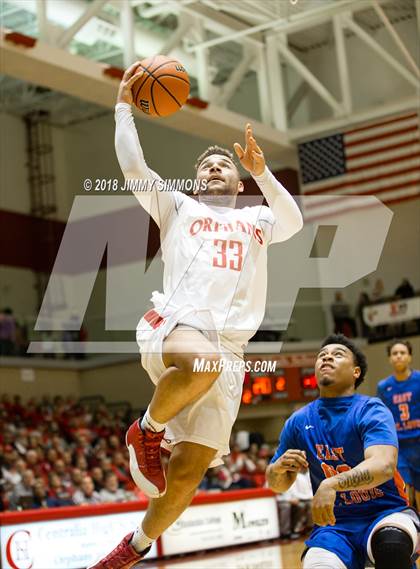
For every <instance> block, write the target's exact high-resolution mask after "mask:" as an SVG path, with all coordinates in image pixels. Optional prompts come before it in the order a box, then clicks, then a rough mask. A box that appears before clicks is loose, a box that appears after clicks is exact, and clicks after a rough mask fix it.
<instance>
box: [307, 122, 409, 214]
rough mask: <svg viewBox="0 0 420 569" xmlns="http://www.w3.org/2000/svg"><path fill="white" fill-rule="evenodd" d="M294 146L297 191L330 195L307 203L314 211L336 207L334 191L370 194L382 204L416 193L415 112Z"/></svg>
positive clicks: (345, 193) (318, 211) (336, 192)
mask: <svg viewBox="0 0 420 569" xmlns="http://www.w3.org/2000/svg"><path fill="white" fill-rule="evenodd" d="M298 152H299V163H300V171H301V189H302V193H303V194H305V195H308V196H309V195H310V196H328V195H331V200H328V199H323V200H322V204H319V206H318V207H314V208H313V207H311V210H312V213H313V214H314V213H315V211H314V209H316V210H317V211H316V214H317V215H316V217H319V216H322V215H323V214H328V211H334V210H335V211H336V207H337V205H338V203H337V199H335V200H334V198H333V197H332V196H336V195H346V196H372V195H374V196H376V197H377V198H379V199H380V200H381V201H382V202H383V203H385V204H388V205H390V204H396V203H399V202H403V201H407V200H413V199H416V198H419V197H420V138H419V116H418V113H417V112H411V113H405V114H404V115H400V116H397V117H392V118H387V119H382V120H380V121H378V122H375V123H370V124H367V125H363V126H360V127H358V128H355V129H351V130H347V131H346V132H343V133H340V134H333V135H331V136H326V137H323V138H320V139H316V140H311V141H308V142H304V143H302V144H299V146H298ZM344 207H345V206H344Z"/></svg>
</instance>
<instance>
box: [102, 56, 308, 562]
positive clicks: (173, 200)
mask: <svg viewBox="0 0 420 569" xmlns="http://www.w3.org/2000/svg"><path fill="white" fill-rule="evenodd" d="M137 65H138V63H135V64H134V65H132V66H131V67H130V68H129V69H127V71H126V72H125V74H124V77H123V79H122V81H121V85H120V90H119V94H118V99H117V105H116V112H115V117H116V136H115V143H116V152H117V156H118V160H119V163H120V166H121V169H122V171H123V173H124V176H125V178H126V180H127V179H128V180H129V179H143V180H144V179H146V180H151V181H152V180H159V179H160V178H159V176H158V175H157V174H156V173H155V172H153V171H152V170H150V169H149V168H148V166H147V164H146V162H145V160H144V157H143V151H142V149H141V146H140V142H139V138H138V135H137V131H136V128H135V124H134V120H133V116H132V112H131V105H132V103H133V99H132V94H131V86H132V85H133V83H134V82H135V81H136V80H137V78H138V77H139V76H140V75H141V73H136V69H137ZM245 143H246V144H245V149H243V148H242V147H241V145H240V144H237V143H236V144H235V146H234V148H235V151H236V154H237V156H238V158H239V160H240V162H241V164H242V166H243V168H244V169H245V170H246V171H247V172H249V173H250V174H251V175H252V177H253V178H254V180H255V181H256V183H257V184H258V186H259V188H260V189H261V192H262V194H263V196H264V197H265V199H266V200H267V203H268V206H269V207H267V206H262V205H261V206H254V207H244V208H242V209H235V202H236V197H237V195H238V194H239V193H241V192H242V191H243V184H242V182H241V181H240V175H239V171H238V169H237V167H236V165H235V163H234V162H233V155H232V154H231V153H230V151H228V150H226V149H223V148H219V147H210V148H209V149H208V150H207V151H206V152H205V153H204V154H203V155H202V156H200V158H199V159H198V162H197V164H196V168H197V180H199V181H202V182H203V181H204V182H205V183H207V189H206V191H200V192H199V194H198V200H197V199H195V198H193V197H191V196H189V195H187V194H185V193H182V192H168V191H166V192H165V191H156V190H151V191H147V192H144V191H142V192H135V196H136V198H137V199H138V200H139V202H140V204H141V205H142V206H143V207H144V208H145V209H146V211H147V212H148V213H149V214H150V215H151V216H152V218H153V219H154V220H155V222H156V223H157V225H158V226H159V228H160V237H161V247H162V258H163V262H164V277H163V293H157V292H155V293H153V297H152V302H153V304H154V308H153V309H152V310H150V311H149V312H147V313H146V314H145V315H144V317H143V318H142V319H141V320H140V322H139V325H138V328H137V342H138V344H139V347H140V352H141V355H142V365H143V367H144V368H145V369H146V370H147V372H148V373H149V375H150V377H151V379H152V381H153V382H154V383H155V385H156V389H155V392H154V395H153V398H152V400H151V402H150V405H149V407H148V409H147V411H146V413H145V415H144V417H142V418H141V419H139V420H138V421H135V422H134V423H133V424H132V425H131V427H130V429H129V430H128V432H127V437H126V442H127V447H128V449H129V453H130V470H131V474H132V476H133V479H134V481H135V483H136V484H137V486H138V487H139V488H141V490H143V492H145V494H147V495H148V496H149V497H150V498H151V500H150V503H149V507H148V510H147V513H146V516H145V518H144V520H143V523H142V525H141V526H140V527H138V528H137V530H136V531H135V532H133V533H130V534H128V535H127V536H126V537H125V538H124V539H123V540H122V541H121V543H120V544H119V545H118V546H117V547H116V548H115V549H114V550H113V551H112V552H111V553H110V554H109V555H107V556H106V557H105V558H103V559H102V560H101V561H99V562H98V563H96V564H95V565H93V566H92V569H122V568H124V569H126V568H129V567H132V566H134V565H135V564H136V563H137V562H138V561H139V560H140V559H142V558H143V557H144V556H145V555H146V553H147V552H148V551H149V549H150V546H151V544H152V543H153V541H154V540H156V539H157V538H158V537H159V536H160V535H161V534H162V533H163V532H164V531H165V530H166V529H167V528H168V527H169V526H170V525H172V524H173V523H174V522H175V520H176V519H177V518H178V517H179V516H180V515H181V514H182V512H183V511H184V510H185V509H186V508H187V507H188V505H189V504H190V502H191V500H192V498H193V496H194V494H195V492H196V489H197V487H198V485H199V484H200V482H201V480H202V478H203V476H204V474H205V472H206V471H207V469H208V468H209V466H216V465H217V464H221V462H222V461H221V457H222V456H223V455H226V454H229V437H230V434H231V429H232V425H233V423H234V421H235V419H236V416H237V413H238V410H239V405H240V401H241V392H242V382H243V376H244V372H243V369H240V371H233V369H232V368H233V365H231V367H230V368H229V364H233V363H239V364H240V363H241V360H242V358H243V349H244V346H245V345H246V344H247V343H248V341H249V339H250V338H251V337H252V336H253V335H254V334H255V332H256V330H257V329H258V328H259V326H260V324H261V321H262V319H263V316H264V311H265V302H266V286H267V247H268V245H269V244H272V243H278V242H280V241H285V240H286V239H289V238H290V237H291V236H292V235H294V234H295V233H297V232H298V231H299V230H300V229H301V228H302V224H303V222H302V216H301V213H300V211H299V208H298V207H297V205H296V203H295V201H294V200H293V198H292V197H291V196H290V194H289V193H288V192H287V190H286V189H285V188H284V187H283V186H282V185H281V184H280V183H279V182H278V181H277V180H276V179H275V178H274V176H273V175H272V174H271V172H270V171H269V170H268V168H267V167H266V165H265V160H264V155H263V153H262V151H261V149H260V148H259V146H258V145H257V143H256V141H255V139H254V137H253V135H252V130H251V126H250V125H249V124H248V125H247V127H246V131H245ZM176 151H177V149H174V152H176ZM179 151H180V152H182V149H179ZM200 360H204V361H205V362H206V365H205V367H204V368H203V369H201V370H200V371H196V370H195V369H194V361H200ZM161 445H162V446H166V447H167V448H168V450H170V451H171V456H170V459H169V464H168V469H167V473H166V476H165V472H164V470H163V468H162V465H161V461H160V450H161Z"/></svg>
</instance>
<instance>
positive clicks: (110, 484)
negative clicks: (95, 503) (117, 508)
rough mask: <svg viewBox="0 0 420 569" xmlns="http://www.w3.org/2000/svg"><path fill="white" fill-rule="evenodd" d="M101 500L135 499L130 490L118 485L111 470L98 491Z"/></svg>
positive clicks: (123, 500)
mask: <svg viewBox="0 0 420 569" xmlns="http://www.w3.org/2000/svg"><path fill="white" fill-rule="evenodd" d="M99 495H100V497H101V500H102V502H125V501H127V500H133V499H135V496H134V494H133V493H132V492H127V491H125V490H123V489H122V488H119V487H118V478H117V477H116V475H115V474H114V473H113V472H109V473H108V474H107V475H106V477H105V487H104V488H103V489H102V490H101V491H100V492H99Z"/></svg>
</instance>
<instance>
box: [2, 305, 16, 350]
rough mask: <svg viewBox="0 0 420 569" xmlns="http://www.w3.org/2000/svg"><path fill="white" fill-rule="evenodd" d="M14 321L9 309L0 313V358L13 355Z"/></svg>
mask: <svg viewBox="0 0 420 569" xmlns="http://www.w3.org/2000/svg"><path fill="white" fill-rule="evenodd" d="M15 339H16V320H15V318H14V316H13V311H12V309H11V308H4V309H3V310H1V311H0V356H13V355H14V353H15Z"/></svg>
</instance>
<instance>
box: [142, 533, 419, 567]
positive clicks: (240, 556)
mask: <svg viewBox="0 0 420 569" xmlns="http://www.w3.org/2000/svg"><path fill="white" fill-rule="evenodd" d="M304 548H305V545H304V540H303V539H301V540H296V541H293V542H286V543H283V542H280V541H271V542H265V543H262V544H252V545H246V546H241V547H238V548H230V549H227V550H226V549H225V550H219V551H216V552H213V553H204V554H203V553H197V554H190V555H186V556H183V557H174V558H173V559H166V560H161V561H150V563H144V564H141V565H139V566H138V567H139V569H140V567H144V568H145V569H301V567H302V565H301V563H300V556H301V554H302V552H303V550H304ZM417 568H418V569H420V562H419V561H418V562H417Z"/></svg>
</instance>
